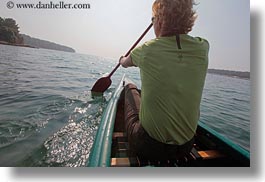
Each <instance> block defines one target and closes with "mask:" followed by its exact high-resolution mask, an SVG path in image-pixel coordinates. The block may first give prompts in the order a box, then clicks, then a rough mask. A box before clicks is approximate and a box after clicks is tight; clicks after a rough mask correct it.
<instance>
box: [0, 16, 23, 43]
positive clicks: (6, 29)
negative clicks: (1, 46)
mask: <svg viewBox="0 0 265 182" xmlns="http://www.w3.org/2000/svg"><path fill="white" fill-rule="evenodd" d="M0 41H5V42H8V43H16V44H23V38H22V36H21V35H20V34H19V26H18V25H17V23H16V21H15V20H14V19H12V18H5V19H4V18H1V17H0Z"/></svg>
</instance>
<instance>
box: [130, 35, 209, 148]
mask: <svg viewBox="0 0 265 182" xmlns="http://www.w3.org/2000/svg"><path fill="white" fill-rule="evenodd" d="M179 37H180V47H178V46H177V41H176V36H170V37H159V38H156V39H154V40H151V41H149V42H147V43H145V44H144V45H143V46H141V47H138V48H137V49H135V50H134V51H133V52H132V53H131V57H132V61H133V63H134V64H135V65H137V66H138V67H139V68H140V73H141V80H142V92H141V109H140V123H141V124H142V126H143V128H144V129H145V130H146V131H147V133H148V134H149V135H150V136H151V137H152V138H154V139H156V140H158V141H160V142H163V143H167V144H177V145H181V144H184V143H185V142H187V141H189V140H190V139H191V138H192V137H193V136H194V134H195V131H196V128H197V123H198V119H199V106H200V101H201V95H202V90H203V86H204V80H205V76H206V72H207V67H208V50H209V45H208V42H207V41H206V40H204V39H201V38H193V37H191V36H189V35H186V34H183V35H179Z"/></svg>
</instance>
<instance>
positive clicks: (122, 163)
mask: <svg viewBox="0 0 265 182" xmlns="http://www.w3.org/2000/svg"><path fill="white" fill-rule="evenodd" d="M137 166H139V161H138V159H137V158H136V157H130V158H129V157H124V158H111V167H137Z"/></svg>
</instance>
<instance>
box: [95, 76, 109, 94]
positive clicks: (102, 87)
mask: <svg viewBox="0 0 265 182" xmlns="http://www.w3.org/2000/svg"><path fill="white" fill-rule="evenodd" d="M110 85H111V79H110V77H102V78H100V79H99V80H98V81H97V82H96V83H95V84H94V86H93V87H92V89H91V92H98V93H103V92H105V91H106V90H107V89H108V88H109V86H110Z"/></svg>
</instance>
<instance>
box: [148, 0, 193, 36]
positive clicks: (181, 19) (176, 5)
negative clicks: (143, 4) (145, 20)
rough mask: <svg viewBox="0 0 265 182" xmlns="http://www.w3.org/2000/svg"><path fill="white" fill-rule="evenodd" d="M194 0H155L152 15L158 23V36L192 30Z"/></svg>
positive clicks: (184, 32)
mask: <svg viewBox="0 0 265 182" xmlns="http://www.w3.org/2000/svg"><path fill="white" fill-rule="evenodd" d="M194 4H195V3H194V0H156V1H155V2H154V3H153V7H152V10H153V17H154V18H155V21H157V23H158V24H160V36H172V35H176V34H187V33H188V32H190V31H191V30H192V27H193V25H194V22H195V19H196V18H197V15H196V13H195V11H194V10H193V5H194Z"/></svg>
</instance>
